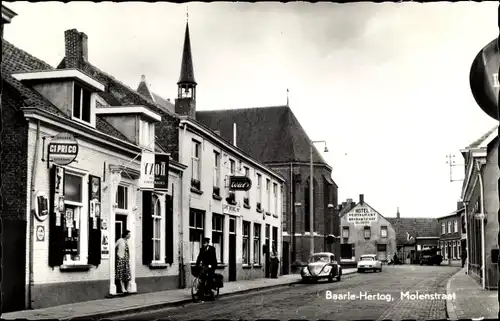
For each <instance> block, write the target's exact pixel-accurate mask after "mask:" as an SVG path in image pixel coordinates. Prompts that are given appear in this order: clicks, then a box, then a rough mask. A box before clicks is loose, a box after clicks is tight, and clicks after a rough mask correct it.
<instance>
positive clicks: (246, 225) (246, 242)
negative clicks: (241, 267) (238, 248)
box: [242, 221, 250, 265]
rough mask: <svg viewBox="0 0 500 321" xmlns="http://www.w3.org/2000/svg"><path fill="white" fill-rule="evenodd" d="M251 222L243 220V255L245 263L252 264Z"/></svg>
mask: <svg viewBox="0 0 500 321" xmlns="http://www.w3.org/2000/svg"><path fill="white" fill-rule="evenodd" d="M249 238H250V222H248V221H243V243H242V247H243V249H242V255H243V262H242V263H243V264H245V265H249V264H250V239H249Z"/></svg>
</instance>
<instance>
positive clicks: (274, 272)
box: [270, 246, 280, 279]
mask: <svg viewBox="0 0 500 321" xmlns="http://www.w3.org/2000/svg"><path fill="white" fill-rule="evenodd" d="M270 261H271V278H272V279H277V278H278V267H279V263H280V260H279V259H278V252H277V251H276V247H274V246H273V248H272V251H271V257H270Z"/></svg>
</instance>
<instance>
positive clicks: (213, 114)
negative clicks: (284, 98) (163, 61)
mask: <svg viewBox="0 0 500 321" xmlns="http://www.w3.org/2000/svg"><path fill="white" fill-rule="evenodd" d="M196 119H197V120H199V121H200V122H202V123H203V124H205V125H206V126H207V127H209V128H211V129H212V130H214V131H219V132H220V136H222V137H223V138H224V139H226V140H227V141H229V142H232V143H233V123H236V145H237V146H238V147H239V148H241V149H242V150H244V151H245V152H246V153H248V154H250V155H252V156H253V157H254V158H256V159H259V160H261V161H262V162H264V163H289V162H309V148H310V141H311V140H310V139H309V137H308V136H307V134H306V132H305V131H304V129H303V128H302V126H301V125H300V123H299V121H298V120H297V118H296V117H295V115H294V114H293V112H292V110H291V109H290V107H288V106H274V107H257V108H244V109H226V110H211V111H197V112H196ZM313 160H314V162H315V163H321V164H325V165H328V164H327V163H326V162H325V160H324V159H323V157H322V156H321V155H320V154H319V152H318V150H317V149H316V147H313Z"/></svg>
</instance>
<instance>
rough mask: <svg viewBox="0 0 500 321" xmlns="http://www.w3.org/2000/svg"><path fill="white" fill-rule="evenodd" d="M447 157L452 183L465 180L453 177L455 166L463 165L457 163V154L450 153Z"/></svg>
mask: <svg viewBox="0 0 500 321" xmlns="http://www.w3.org/2000/svg"><path fill="white" fill-rule="evenodd" d="M446 158H447V159H448V160H447V161H446V164H448V166H449V167H450V183H452V182H461V181H463V179H453V167H456V166H463V165H462V164H456V163H455V155H454V154H448V155H446Z"/></svg>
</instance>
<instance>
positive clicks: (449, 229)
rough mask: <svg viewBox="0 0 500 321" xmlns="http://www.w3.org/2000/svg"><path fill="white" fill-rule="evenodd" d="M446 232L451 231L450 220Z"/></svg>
mask: <svg viewBox="0 0 500 321" xmlns="http://www.w3.org/2000/svg"><path fill="white" fill-rule="evenodd" d="M448 233H451V221H448Z"/></svg>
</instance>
